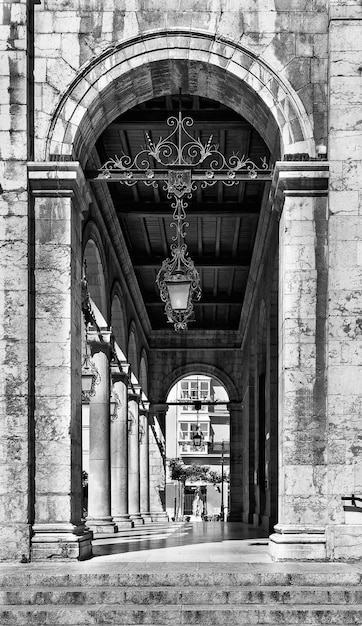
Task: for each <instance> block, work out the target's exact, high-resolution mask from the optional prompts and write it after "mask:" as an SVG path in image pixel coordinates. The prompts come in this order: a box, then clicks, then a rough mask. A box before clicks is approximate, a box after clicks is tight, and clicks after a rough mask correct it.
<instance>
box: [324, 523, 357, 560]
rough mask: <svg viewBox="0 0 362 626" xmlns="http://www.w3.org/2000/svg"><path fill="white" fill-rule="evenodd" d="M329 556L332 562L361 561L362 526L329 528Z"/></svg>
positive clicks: (342, 525)
mask: <svg viewBox="0 0 362 626" xmlns="http://www.w3.org/2000/svg"><path fill="white" fill-rule="evenodd" d="M326 535H327V556H328V559H329V560H331V561H360V560H361V558H362V542H361V537H362V524H336V525H334V524H333V525H332V524H331V525H330V526H327V529H326Z"/></svg>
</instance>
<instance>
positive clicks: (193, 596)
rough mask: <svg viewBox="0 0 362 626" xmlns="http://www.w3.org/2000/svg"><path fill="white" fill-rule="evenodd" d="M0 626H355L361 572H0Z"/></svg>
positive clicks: (117, 567)
mask: <svg viewBox="0 0 362 626" xmlns="http://www.w3.org/2000/svg"><path fill="white" fill-rule="evenodd" d="M21 567H22V569H21ZM0 624H1V625H2V626H8V625H10V624H11V625H19V626H20V625H21V626H40V625H48V626H55V625H62V626H63V625H64V626H65V625H66V626H70V625H73V626H75V625H77V626H80V625H83V624H118V625H124V626H125V625H131V624H133V625H135V624H148V625H153V626H156V625H159V626H161V625H163V626H166V625H167V624H172V625H173V626H178V625H181V624H182V625H186V624H197V625H199V626H202V625H221V624H223V625H224V624H228V625H231V626H233V625H235V626H236V625H237V626H242V625H244V624H245V625H248V626H250V625H252V624H259V625H260V624H270V625H273V626H274V625H276V624H283V625H284V626H286V625H291V624H299V625H303V624H308V625H309V624H344V625H351V624H354V625H356V624H362V584H361V571H360V570H359V569H358V568H357V567H351V566H346V565H344V564H321V565H317V564H300V565H294V566H292V565H290V566H289V565H287V564H285V565H282V564H240V565H238V564H227V563H220V564H217V563H153V564H144V565H142V564H138V565H137V564H134V563H123V564H119V563H118V564H113V565H112V564H110V565H107V566H105V565H104V564H103V567H102V568H99V567H98V568H97V567H94V566H93V565H92V562H89V563H88V564H86V563H83V564H70V565H65V564H64V563H62V564H60V563H59V564H56V563H54V564H47V565H45V566H44V567H39V566H35V565H34V564H27V565H24V566H13V567H11V566H9V567H7V568H4V566H1V567H0Z"/></svg>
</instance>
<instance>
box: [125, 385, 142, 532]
mask: <svg viewBox="0 0 362 626" xmlns="http://www.w3.org/2000/svg"><path fill="white" fill-rule="evenodd" d="M139 400H140V396H139V393H136V392H134V391H133V390H131V389H129V391H128V418H129V419H128V453H129V457H128V511H129V515H130V518H131V520H132V522H133V523H134V525H135V526H139V525H140V524H143V523H144V521H143V518H142V516H141V512H140V456H139V412H138V408H139Z"/></svg>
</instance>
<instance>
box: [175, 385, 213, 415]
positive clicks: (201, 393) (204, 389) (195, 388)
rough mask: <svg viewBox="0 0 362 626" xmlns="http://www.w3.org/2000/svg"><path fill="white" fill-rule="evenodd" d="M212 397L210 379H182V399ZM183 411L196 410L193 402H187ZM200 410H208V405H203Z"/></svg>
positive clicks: (205, 398) (190, 399) (191, 399)
mask: <svg viewBox="0 0 362 626" xmlns="http://www.w3.org/2000/svg"><path fill="white" fill-rule="evenodd" d="M209 398H210V381H209V380H198V379H197V378H196V379H193V380H191V379H190V380H182V381H181V400H189V401H191V402H192V401H193V400H204V401H206V400H208V399H209ZM182 410H183V411H194V410H195V409H194V407H193V406H192V404H185V405H183V407H182ZM200 411H207V406H204V405H203V406H201V408H200Z"/></svg>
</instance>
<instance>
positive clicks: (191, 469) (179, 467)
mask: <svg viewBox="0 0 362 626" xmlns="http://www.w3.org/2000/svg"><path fill="white" fill-rule="evenodd" d="M168 464H169V468H170V473H171V480H178V481H179V482H182V483H184V484H185V482H186V481H187V480H190V481H192V482H198V481H201V482H206V483H211V484H213V485H215V484H217V483H221V472H218V471H215V470H210V468H209V466H208V465H185V464H184V463H182V461H181V460H180V459H169V460H168ZM224 481H229V476H227V475H226V474H224Z"/></svg>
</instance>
